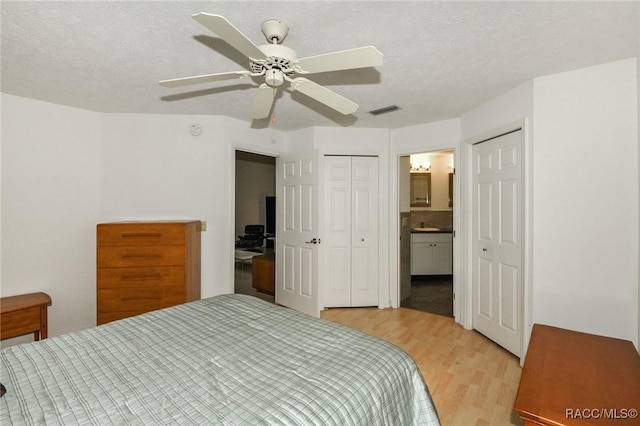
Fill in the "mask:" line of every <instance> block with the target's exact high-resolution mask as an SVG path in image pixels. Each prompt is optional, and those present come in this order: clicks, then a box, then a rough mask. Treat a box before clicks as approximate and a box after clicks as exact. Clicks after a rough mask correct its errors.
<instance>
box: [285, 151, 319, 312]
mask: <svg viewBox="0 0 640 426" xmlns="http://www.w3.org/2000/svg"><path fill="white" fill-rule="evenodd" d="M318 168H319V158H318V154H317V152H316V151H310V152H302V153H294V154H286V155H281V156H279V157H278V158H277V160H276V200H277V206H276V209H277V214H276V217H277V223H276V303H278V304H281V305H284V306H288V307H290V308H293V309H296V310H298V311H300V312H304V313H306V314H309V315H312V316H314V317H319V316H320V306H319V298H318V251H319V248H318V244H319V243H320V238H319V228H318V208H319V198H318V193H319V181H318V179H319V175H320V173H319V172H318Z"/></svg>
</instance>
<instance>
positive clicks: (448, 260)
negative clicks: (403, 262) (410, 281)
mask: <svg viewBox="0 0 640 426" xmlns="http://www.w3.org/2000/svg"><path fill="white" fill-rule="evenodd" d="M452 273H453V236H452V234H451V233H412V234H411V275H450V274H452Z"/></svg>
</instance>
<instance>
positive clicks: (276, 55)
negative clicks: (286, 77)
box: [250, 44, 298, 74]
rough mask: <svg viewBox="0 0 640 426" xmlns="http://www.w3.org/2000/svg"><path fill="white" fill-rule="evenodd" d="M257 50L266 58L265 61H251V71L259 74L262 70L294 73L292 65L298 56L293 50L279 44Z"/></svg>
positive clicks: (266, 45) (267, 45)
mask: <svg viewBox="0 0 640 426" xmlns="http://www.w3.org/2000/svg"><path fill="white" fill-rule="evenodd" d="M259 48H260V50H262V51H263V52H264V54H265V56H267V59H266V60H260V61H251V63H250V67H251V71H253V72H255V73H261V72H262V71H263V70H271V69H277V70H280V71H282V72H283V73H285V74H290V73H293V72H294V69H293V64H294V63H295V62H296V61H297V60H298V54H297V53H296V51H295V50H293V49H291V48H289V47H287V46H283V45H281V44H265V45H262V46H260V47H259Z"/></svg>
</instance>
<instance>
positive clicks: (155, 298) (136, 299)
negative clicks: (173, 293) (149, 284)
mask: <svg viewBox="0 0 640 426" xmlns="http://www.w3.org/2000/svg"><path fill="white" fill-rule="evenodd" d="M120 300H122V301H123V302H138V301H141V300H162V296H159V297H152V296H151V297H145V296H138V297H136V296H132V297H123V298H122V299H120Z"/></svg>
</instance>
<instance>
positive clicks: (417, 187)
mask: <svg viewBox="0 0 640 426" xmlns="http://www.w3.org/2000/svg"><path fill="white" fill-rule="evenodd" d="M411 207H431V173H411Z"/></svg>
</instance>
